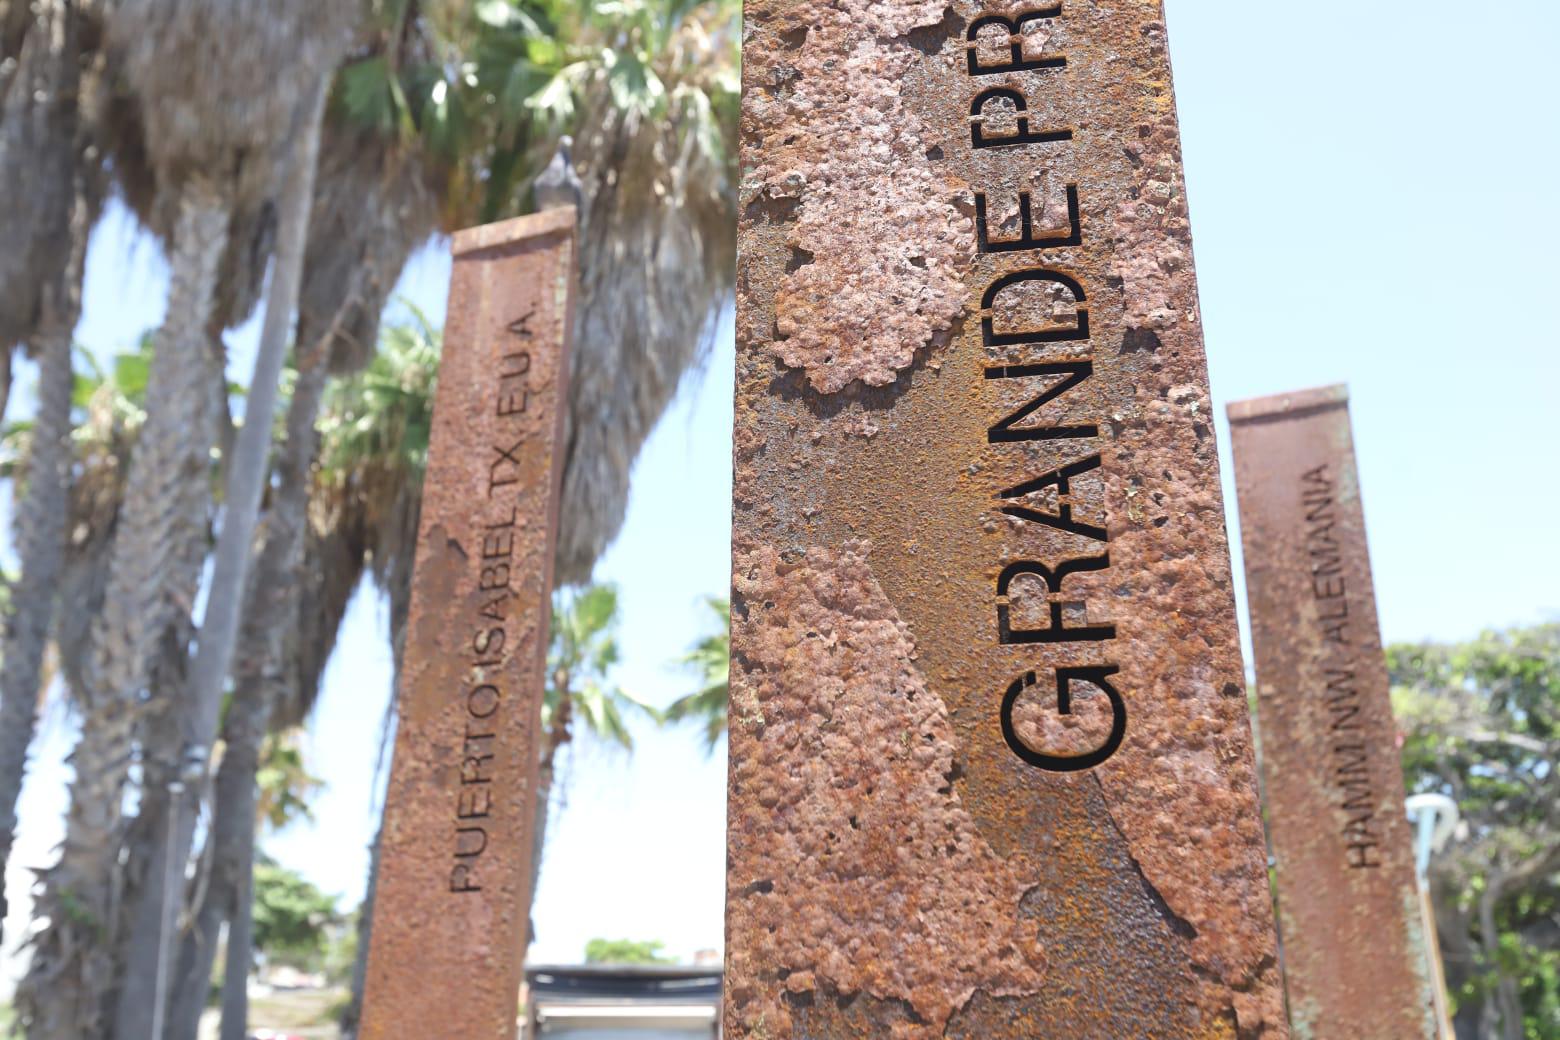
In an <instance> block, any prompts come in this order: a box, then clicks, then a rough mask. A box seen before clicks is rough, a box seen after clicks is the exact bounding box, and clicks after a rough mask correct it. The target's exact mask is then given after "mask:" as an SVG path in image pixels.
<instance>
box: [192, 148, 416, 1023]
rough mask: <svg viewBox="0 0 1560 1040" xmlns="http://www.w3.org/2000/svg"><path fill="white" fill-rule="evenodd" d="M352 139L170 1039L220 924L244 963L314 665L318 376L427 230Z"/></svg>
mask: <svg viewBox="0 0 1560 1040" xmlns="http://www.w3.org/2000/svg"><path fill="white" fill-rule="evenodd" d="M342 136H346V137H347V138H348V140H346V141H342V140H340V138H341V137H342ZM360 136H361V135H360V133H359V132H358V131H356V130H352V129H347V130H345V131H343V130H342V129H340V128H331V129H329V130H328V131H327V139H326V149H325V154H324V158H323V163H322V169H321V171H320V181H319V183H318V185H317V187H316V191H315V214H314V217H313V218H312V223H311V227H312V231H311V234H310V239H309V252H308V255H307V257H306V261H305V282H304V294H303V299H302V301H301V306H300V310H299V322H298V347H297V349H296V351H295V358H294V363H295V366H296V372H295V377H294V380H293V385H292V389H291V393H290V400H289V404H288V408H287V415H286V419H285V432H284V436H283V439H282V441H281V445H280V450H279V452H278V454H277V456H276V459H275V462H274V472H273V475H272V488H273V489H272V492H271V495H270V500H269V502H268V504H267V507H266V511H265V518H264V523H263V530H262V541H261V549H260V553H259V556H258V558H257V560H256V562H255V572H254V574H253V576H252V577H251V580H250V583H249V589H248V592H247V595H246V603H245V610H244V620H243V627H242V629H241V631H240V635H239V643H238V654H237V658H236V660H235V661H234V668H233V673H234V675H233V678H234V688H233V695H232V698H231V701H230V705H229V708H228V711H227V713H226V716H225V720H224V725H223V733H222V740H223V747H224V753H223V756H222V761H221V766H220V768H219V769H218V771H217V778H216V786H215V790H214V793H213V798H212V829H211V832H210V835H209V837H208V841H207V847H208V852H207V855H206V858H207V860H208V861H209V868H208V869H209V873H208V875H207V881H206V885H205V887H204V889H203V890H202V892H201V899H200V901H199V903H198V904H196V905H193V906H191V907H190V917H191V921H192V925H191V927H190V928H189V929H188V931H187V933H186V935H185V940H184V950H183V951H182V953H181V956H180V962H179V963H180V968H179V971H178V972H177V973H176V976H175V978H176V980H177V984H178V986H179V997H178V999H177V1001H176V1008H177V1010H176V1011H175V1014H174V1016H173V1018H172V1023H173V1024H172V1025H171V1027H170V1035H172V1036H179V1037H193V1036H194V1031H195V1027H196V1023H197V1021H198V1018H199V1014H200V1009H201V1008H202V1007H203V1006H204V1003H205V990H206V980H207V979H208V978H209V977H210V972H211V964H212V961H213V960H214V958H215V955H216V946H217V936H218V933H219V932H220V930H221V927H222V925H223V924H224V923H229V924H230V928H229V935H228V951H229V953H228V962H227V963H228V969H227V970H228V972H229V975H230V977H231V978H234V979H235V980H237V979H238V973H239V972H241V971H245V970H246V969H247V965H248V963H249V956H248V942H247V936H248V934H249V932H248V925H247V921H248V909H249V904H250V900H249V898H248V890H249V882H248V866H249V864H250V863H251V862H252V859H253V854H254V827H253V825H252V819H253V816H254V811H253V803H254V798H255V795H256V770H257V768H258V766H259V762H260V753H261V747H262V742H263V740H264V738H265V734H266V733H267V731H268V730H269V729H270V728H271V727H272V725H273V723H275V722H278V721H281V722H291V723H295V722H297V721H300V720H301V719H302V718H303V717H304V715H306V714H307V710H308V706H309V705H310V704H312V701H313V692H314V691H315V689H317V686H318V675H317V673H316V674H315V675H314V676H313V678H312V679H311V680H310V681H308V682H305V681H304V676H303V673H304V671H305V669H304V668H302V667H299V666H298V664H297V663H296V662H297V658H298V656H299V651H300V649H301V647H300V646H299V645H298V644H299V639H298V637H297V633H298V630H299V628H300V625H299V621H298V619H299V616H300V613H301V611H302V610H303V609H304V608H303V604H304V602H305V600H306V597H305V595H304V589H305V587H306V586H307V585H308V584H309V583H310V582H311V581H313V580H318V579H319V578H320V577H321V576H322V575H325V574H327V573H328V568H322V567H305V566H304V559H305V553H306V549H307V548H308V541H309V539H308V537H307V536H308V532H309V523H308V504H309V498H310V492H311V490H312V477H311V469H312V467H313V466H314V464H315V462H316V457H317V455H318V445H319V438H318V435H317V433H316V430H315V422H316V419H317V416H318V414H319V411H320V405H321V402H322V400H323V398H324V396H325V387H326V380H327V378H328V376H329V374H330V372H331V371H332V369H337V370H340V369H349V368H353V367H356V366H358V365H360V364H361V363H363V362H365V361H367V360H368V358H369V357H371V356H372V355H371V353H370V351H369V349H368V348H367V347H365V342H367V343H372V341H373V340H374V338H375V332H374V330H375V329H376V327H377V323H378V317H379V312H380V311H381V310H382V309H383V306H384V300H385V297H386V295H387V293H388V292H389V290H390V287H391V286H392V285H393V284H394V281H395V277H396V275H397V274H398V273H399V271H400V267H401V265H402V264H403V263H404V261H405V258H406V256H407V254H408V252H409V251H410V249H411V247H412V245H413V244H414V243H415V242H416V241H418V240H419V239H421V238H422V237H423V236H424V235H426V233H427V230H428V229H429V228H430V227H431V226H432V221H433V212H432V206H431V196H430V193H429V190H428V188H427V186H426V185H425V184H424V180H425V178H424V176H423V172H422V170H421V169H420V168H419V167H417V166H416V165H415V164H414V163H411V162H408V161H406V159H405V158H403V157H401V156H399V155H397V154H396V153H395V152H393V151H387V150H386V149H384V148H379V149H374V148H372V147H369V148H367V149H365V148H364V147H363V144H362V143H361V142H353V140H352V138H356V137H360ZM332 145H337V146H338V147H331V146H332ZM349 573H350V575H351V581H349V582H346V583H344V584H345V585H346V587H345V588H344V589H337V590H334V593H333V594H331V595H325V596H322V597H319V598H314V599H312V602H313V603H314V604H316V605H318V604H334V605H335V607H334V610H333V611H332V613H333V614H334V618H333V620H332V621H330V622H329V623H328V627H330V628H332V630H333V629H334V626H335V624H339V618H340V612H341V611H343V610H344V608H345V604H346V598H347V596H348V595H350V592H351V587H352V586H353V585H355V579H356V575H357V574H358V573H360V570H359V569H358V568H353V569H350V572H349ZM315 656H319V655H315ZM278 713H279V714H278ZM223 992H224V1016H223V1017H224V1020H225V1021H226V1020H229V1019H231V1020H233V1021H242V1020H243V1018H244V1017H245V1010H244V1007H243V1001H244V986H243V984H242V981H236V984H230V985H228V986H225V987H224V991H223Z"/></svg>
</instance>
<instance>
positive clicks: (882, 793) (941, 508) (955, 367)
mask: <svg viewBox="0 0 1560 1040" xmlns="http://www.w3.org/2000/svg"><path fill="white" fill-rule="evenodd" d="M744 39H745V44H746V46H745V59H744V66H743V76H744V87H743V131H744V133H743V141H744V146H743V147H744V152H743V166H744V180H743V188H742V192H743V216H742V220H741V230H740V248H741V258H740V261H739V272H738V280H737V284H738V310H737V335H738V343H739V347H738V373H737V380H738V385H737V393H736V446H735V515H734V532H733V554H734V559H733V570H734V577H733V603H732V613H733V633H732V640H733V642H732V650H733V656H732V687H731V716H730V717H731V776H730V802H729V837H728V841H729V846H730V848H729V872H728V878H727V886H728V887H727V918H726V926H727V958H728V960H727V983H726V994H727V997H726V1010H725V1022H726V1035H727V1037H728V1040H783V1038H790V1037H794V1038H797V1040H801V1038H807V1040H844V1038H847V1037H849V1038H852V1040H856V1038H868V1037H883V1038H892V1040H930V1038H942V1037H946V1038H958V1040H976V1038H979V1040H998V1038H1015V1040H1017V1038H1025V1040H1028V1038H1032V1037H1068V1038H1071V1040H1122V1038H1125V1037H1134V1038H1136V1037H1155V1038H1160V1040H1167V1038H1185V1040H1191V1038H1212V1037H1222V1038H1230V1040H1233V1038H1235V1037H1237V1036H1239V1037H1242V1038H1249V1037H1264V1038H1275V1037H1282V1036H1284V1035H1285V1034H1286V1027H1285V1025H1284V1022H1283V1009H1282V998H1281V991H1280V986H1279V979H1278V971H1277V967H1276V954H1275V940H1274V930H1273V921H1272V916H1271V909H1270V899H1269V891H1268V881H1267V870H1266V854H1265V849H1264V845H1263V836H1262V828H1261V822H1260V818H1259V813H1258V806H1257V798H1256V784H1255V775H1254V767H1253V763H1252V752H1251V732H1250V726H1249V722H1248V718H1247V711H1246V697H1245V682H1244V677H1243V674H1242V667H1241V659H1240V651H1239V645H1238V641H1237V636H1236V627H1235V613H1234V604H1233V599H1232V592H1231V579H1230V563H1229V554H1228V545H1227V544H1226V541H1225V534H1224V514H1223V508H1222V503H1221V500H1220V492H1219V479H1218V462H1217V457H1216V453H1215V450H1214V441H1213V424H1212V419H1213V417H1212V414H1211V406H1210V402H1209V396H1208V383H1207V374H1206V365H1205V359H1204V354H1203V346H1202V332H1201V327H1200V322H1199V317H1198V312H1197V293H1196V281H1195V276H1194V274H1193V269H1192V253H1191V234H1190V230H1189V225H1188V222H1187V212H1186V193H1185V188H1184V185H1183V183H1182V176H1181V160H1180V141H1179V133H1178V129H1177V125H1176V118H1175V109H1174V103H1173V98H1172V92H1171V80H1170V67H1169V60H1168V55H1167V53H1166V42H1165V27H1164V23H1163V21H1162V15H1161V11H1160V5H1159V4H1158V3H1157V2H1152V0H1066V3H1039V4H1030V5H1024V6H1020V7H1015V6H1014V5H1012V4H1006V3H1004V4H992V5H991V6H983V4H982V3H981V2H978V0H954V2H953V3H948V2H947V0H896V2H892V3H877V2H872V0H750V2H749V3H748V6H747V9H746V27H745V37H744Z"/></svg>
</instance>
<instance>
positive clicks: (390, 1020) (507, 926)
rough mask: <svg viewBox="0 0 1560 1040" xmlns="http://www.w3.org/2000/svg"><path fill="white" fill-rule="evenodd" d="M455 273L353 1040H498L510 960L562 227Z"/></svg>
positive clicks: (530, 744)
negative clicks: (358, 1026)
mask: <svg viewBox="0 0 1560 1040" xmlns="http://www.w3.org/2000/svg"><path fill="white" fill-rule="evenodd" d="M454 254H455V262H454V269H453V272H452V274H451V278H450V302H449V312H448V318H447V319H446V322H445V330H444V354H443V357H442V359H441V361H440V365H439V387H438V392H437V394H436V396H435V399H434V411H433V433H432V440H431V444H430V448H429V455H428V472H427V478H426V481H425V483H424V488H423V505H422V519H421V523H420V525H419V541H418V548H417V562H416V571H415V576H414V577H413V582H412V600H411V614H410V618H409V620H408V624H407V635H406V650H405V658H404V661H405V664H404V669H405V671H404V674H403V675H402V677H401V689H400V693H399V696H400V724H399V729H398V730H397V732H396V745H395V761H394V765H393V767H392V769H391V774H390V787H389V791H388V793H387V795H386V798H385V819H384V831H383V833H382V835H381V837H380V842H381V846H380V857H381V858H380V866H379V880H378V888H377V892H376V898H375V901H374V925H373V930H372V941H371V943H370V946H369V957H368V980H367V988H366V990H365V994H364V1008H363V1023H362V1026H361V1029H360V1031H359V1034H358V1035H359V1036H361V1037H363V1038H364V1040H390V1038H392V1037H405V1036H413V1037H462V1038H465V1037H470V1038H473V1040H488V1038H511V1037H513V1036H514V1035H515V1018H516V1011H517V1006H518V999H519V989H520V981H521V964H522V958H523V956H524V954H525V940H526V923H527V912H528V909H529V904H530V885H531V877H530V866H531V828H532V826H533V820H534V819H535V815H536V814H535V811H534V810H535V798H536V768H537V743H536V741H537V735H538V730H539V726H540V712H541V702H542V685H543V669H544V667H545V654H546V649H547V623H548V617H547V614H548V604H549V593H550V591H551V589H552V560H553V538H554V531H555V529H556V526H557V498H558V480H559V473H560V461H561V455H562V442H561V432H562V421H563V420H562V408H561V402H562V401H563V400H564V396H565V395H564V390H565V386H566V380H567V378H568V336H569V329H570V328H571V327H572V319H571V313H570V307H571V299H572V286H573V278H574V268H575V262H574V211H573V210H572V209H568V210H557V211H549V212H547V213H544V214H539V215H537V216H532V217H522V218H520V219H519V220H512V221H506V222H504V223H501V224H492V225H488V226H485V227H480V228H474V229H472V230H470V231H463V232H461V233H459V234H457V235H456V236H455V241H454Z"/></svg>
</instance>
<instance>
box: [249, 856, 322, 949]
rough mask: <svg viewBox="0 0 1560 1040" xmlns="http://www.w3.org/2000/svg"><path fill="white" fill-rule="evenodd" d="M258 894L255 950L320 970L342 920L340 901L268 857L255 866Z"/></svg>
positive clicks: (255, 908)
mask: <svg viewBox="0 0 1560 1040" xmlns="http://www.w3.org/2000/svg"><path fill="white" fill-rule="evenodd" d="M254 892H255V897H254V898H255V905H254V944H255V949H256V950H257V951H259V952H260V953H261V954H262V955H263V956H264V957H265V958H266V960H267V961H269V962H270V963H272V964H287V965H291V966H292V967H295V968H298V969H300V970H303V971H316V970H319V969H320V968H321V966H322V965H323V964H324V962H325V955H326V952H327V949H328V947H329V944H330V938H331V932H332V930H333V928H334V926H336V925H338V924H340V923H341V920H342V918H341V914H340V912H339V911H338V910H337V909H336V897H335V896H330V895H326V894H325V893H324V892H321V891H320V890H319V889H318V888H317V887H316V886H315V885H314V884H313V883H312V882H310V881H308V880H306V879H305V878H304V877H303V875H301V874H299V873H298V872H297V871H295V870H289V869H288V868H286V867H283V866H280V865H278V864H277V863H275V862H273V861H271V860H270V859H268V858H266V857H265V856H263V855H262V856H260V857H259V858H258V860H257V862H256V863H255V888H254Z"/></svg>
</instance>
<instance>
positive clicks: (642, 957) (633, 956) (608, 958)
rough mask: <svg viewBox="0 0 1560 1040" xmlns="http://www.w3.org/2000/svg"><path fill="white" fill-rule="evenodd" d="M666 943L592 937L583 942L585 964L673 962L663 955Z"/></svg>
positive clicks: (654, 940)
mask: <svg viewBox="0 0 1560 1040" xmlns="http://www.w3.org/2000/svg"><path fill="white" fill-rule="evenodd" d="M665 948H666V944H665V943H663V942H661V941H659V940H656V939H651V940H641V939H592V940H590V941H589V942H587V943H586V944H585V963H586V964H673V963H675V961H674V959H673V958H671V957H666V956H663V955H662V953H661V951H662V950H663V949H665Z"/></svg>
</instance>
